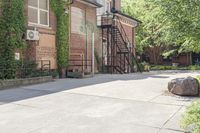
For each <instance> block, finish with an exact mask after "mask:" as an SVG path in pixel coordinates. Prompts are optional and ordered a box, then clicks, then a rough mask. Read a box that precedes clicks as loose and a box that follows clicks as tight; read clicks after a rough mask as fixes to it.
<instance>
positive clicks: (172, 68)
mask: <svg viewBox="0 0 200 133" xmlns="http://www.w3.org/2000/svg"><path fill="white" fill-rule="evenodd" d="M150 69H151V70H178V67H177V66H162V65H157V66H151V68H150Z"/></svg>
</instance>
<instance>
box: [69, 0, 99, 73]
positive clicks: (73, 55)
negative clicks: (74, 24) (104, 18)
mask: <svg viewBox="0 0 200 133" xmlns="http://www.w3.org/2000/svg"><path fill="white" fill-rule="evenodd" d="M72 6H73V7H78V8H80V9H82V10H83V11H84V12H85V20H86V24H89V25H90V27H93V28H89V29H93V31H94V33H95V47H96V48H99V45H100V44H101V43H100V42H101V39H100V38H101V37H100V36H101V35H100V34H99V29H98V28H97V26H96V25H97V24H96V8H95V7H91V6H88V5H86V4H83V3H80V2H77V1H75V2H74V3H73V4H72ZM77 21H78V19H77ZM89 29H88V35H87V40H86V33H85V34H78V33H72V32H71V37H70V60H76V59H77V58H79V59H81V57H77V55H81V54H82V53H83V54H84V59H85V60H88V62H87V65H88V67H85V71H86V72H91V60H92V31H90V30H89ZM86 42H87V46H86ZM86 47H87V48H86ZM71 62H72V61H71ZM72 64H73V65H80V64H81V62H80V61H79V62H75V61H74V62H72ZM85 64H86V62H85ZM95 67H96V65H95ZM70 69H76V70H78V71H81V70H82V68H81V67H71V68H70Z"/></svg>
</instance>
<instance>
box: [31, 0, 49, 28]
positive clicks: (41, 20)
mask: <svg viewBox="0 0 200 133" xmlns="http://www.w3.org/2000/svg"><path fill="white" fill-rule="evenodd" d="M28 22H29V24H33V25H41V26H49V0H28Z"/></svg>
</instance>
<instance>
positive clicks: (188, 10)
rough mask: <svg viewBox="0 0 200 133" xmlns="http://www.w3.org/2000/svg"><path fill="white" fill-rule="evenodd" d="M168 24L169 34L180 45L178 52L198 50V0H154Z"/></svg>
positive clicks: (199, 46)
mask: <svg viewBox="0 0 200 133" xmlns="http://www.w3.org/2000/svg"><path fill="white" fill-rule="evenodd" d="M154 4H156V5H158V6H160V7H161V12H162V16H163V18H164V19H167V20H168V23H169V24H170V29H171V34H173V37H174V38H176V42H177V44H179V45H180V49H179V52H197V53H199V52H200V38H199V36H200V1H199V0H175V1H172V0H154Z"/></svg>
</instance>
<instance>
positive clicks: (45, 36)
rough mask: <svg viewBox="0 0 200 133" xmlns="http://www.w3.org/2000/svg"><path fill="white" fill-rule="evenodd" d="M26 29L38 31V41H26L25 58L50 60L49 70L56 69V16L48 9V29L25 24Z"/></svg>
mask: <svg viewBox="0 0 200 133" xmlns="http://www.w3.org/2000/svg"><path fill="white" fill-rule="evenodd" d="M26 16H28V1H26ZM27 27H28V28H27V29H31V30H34V29H35V28H36V30H37V31H39V36H40V40H39V41H27V43H28V47H27V50H26V55H27V56H26V58H28V59H32V60H36V61H37V60H50V61H51V69H56V68H57V61H56V16H55V14H54V12H53V11H52V10H51V9H50V12H49V27H42V26H38V25H30V24H28V22H27Z"/></svg>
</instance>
